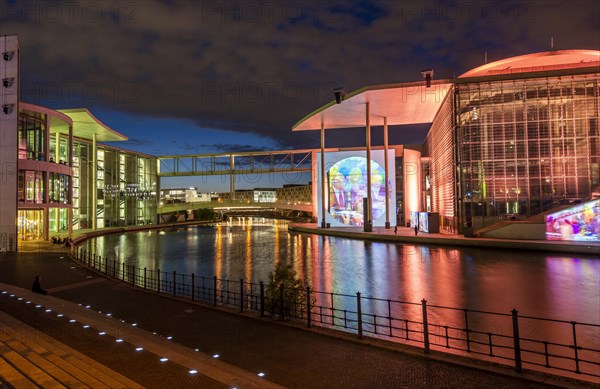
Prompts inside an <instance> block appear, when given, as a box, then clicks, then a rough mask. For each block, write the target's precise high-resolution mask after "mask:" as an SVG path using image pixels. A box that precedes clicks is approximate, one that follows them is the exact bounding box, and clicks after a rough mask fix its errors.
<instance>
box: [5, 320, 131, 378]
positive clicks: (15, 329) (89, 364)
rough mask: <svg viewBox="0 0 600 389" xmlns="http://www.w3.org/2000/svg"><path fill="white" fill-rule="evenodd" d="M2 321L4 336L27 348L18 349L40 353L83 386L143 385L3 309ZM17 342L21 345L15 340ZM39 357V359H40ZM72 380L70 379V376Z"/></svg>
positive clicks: (43, 357) (26, 352) (26, 353)
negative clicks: (30, 325)
mask: <svg viewBox="0 0 600 389" xmlns="http://www.w3.org/2000/svg"><path fill="white" fill-rule="evenodd" d="M0 321H1V322H2V323H3V326H2V327H0V333H1V334H3V335H2V337H3V338H7V337H13V338H14V339H12V342H18V343H21V344H22V347H24V348H20V349H19V350H20V351H21V352H22V353H23V356H25V357H26V356H29V355H30V354H32V353H37V355H39V356H40V357H42V359H46V360H47V361H48V362H49V363H51V364H52V365H54V366H56V367H57V368H59V369H61V370H62V371H63V372H64V373H65V374H66V375H68V376H71V377H73V378H74V379H75V380H77V381H79V382H80V385H81V387H87V386H89V387H94V388H143V386H141V385H139V384H137V383H136V382H134V381H132V380H130V379H129V378H127V377H125V376H123V375H121V374H119V373H117V372H115V371H114V370H111V369H109V368H107V367H106V366H104V365H102V364H100V363H98V362H96V361H94V360H93V359H91V358H89V357H87V356H85V355H84V354H81V353H79V352H78V351H76V350H74V349H72V348H70V347H69V346H67V345H65V344H63V343H61V342H58V341H57V340H55V339H53V338H51V337H49V336H47V335H45V334H43V333H41V332H39V331H37V330H35V329H34V328H32V327H29V326H28V325H27V324H25V323H22V322H20V321H19V320H17V319H15V318H13V317H11V316H8V315H6V314H4V313H3V312H0ZM15 346H18V345H17V344H16V343H15ZM13 351H14V350H13ZM36 360H37V361H39V359H36ZM56 374H59V373H56ZM63 379H65V380H66V379H67V377H66V376H64V375H63ZM69 381H70V382H71V380H69ZM68 386H70V387H75V386H72V385H68Z"/></svg>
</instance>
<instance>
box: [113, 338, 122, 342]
mask: <svg viewBox="0 0 600 389" xmlns="http://www.w3.org/2000/svg"><path fill="white" fill-rule="evenodd" d="M115 342H117V343H123V339H121V338H119V339H115Z"/></svg>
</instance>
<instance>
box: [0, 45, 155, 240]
mask: <svg viewBox="0 0 600 389" xmlns="http://www.w3.org/2000/svg"><path fill="white" fill-rule="evenodd" d="M0 53H1V55H2V57H1V58H0V75H1V78H2V85H1V86H0V99H1V101H2V111H0V124H1V125H0V140H1V142H0V162H1V165H2V169H1V180H0V250H2V251H15V250H17V242H18V241H20V240H36V239H49V238H50V237H51V236H54V235H56V234H63V235H65V234H70V233H72V231H73V230H78V229H96V228H103V227H109V226H126V225H139V224H149V223H155V222H156V220H157V218H156V206H157V201H156V186H157V174H156V169H157V166H156V158H155V157H152V156H149V155H145V154H141V153H136V152H131V151H127V150H123V149H120V148H116V147H112V146H108V145H105V144H102V143H101V142H114V141H122V140H126V139H127V137H125V136H124V135H122V134H120V133H118V132H116V131H114V130H113V129H111V128H109V127H108V126H106V125H105V124H103V123H102V122H101V121H100V120H98V119H97V118H95V117H94V115H92V114H91V113H90V112H89V111H88V110H87V109H85V108H83V109H67V110H61V111H55V110H52V109H48V108H44V107H40V106H36V105H32V104H27V103H22V102H19V93H18V87H19V72H18V71H19V45H18V40H17V37H16V36H3V37H0Z"/></svg>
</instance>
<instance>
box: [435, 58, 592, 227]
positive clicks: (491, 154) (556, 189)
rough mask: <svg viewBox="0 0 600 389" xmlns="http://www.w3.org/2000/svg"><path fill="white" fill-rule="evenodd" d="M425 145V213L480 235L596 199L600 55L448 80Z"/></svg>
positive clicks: (506, 66) (494, 66) (523, 62)
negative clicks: (494, 227)
mask: <svg viewBox="0 0 600 389" xmlns="http://www.w3.org/2000/svg"><path fill="white" fill-rule="evenodd" d="M451 81H452V87H451V90H450V93H449V94H448V95H447V97H446V98H445V100H444V101H443V103H442V104H441V106H440V108H439V110H438V112H437V114H436V116H435V119H434V120H433V123H432V126H431V129H430V130H429V132H428V134H427V137H426V140H425V144H424V150H425V156H426V157H427V158H428V162H429V167H428V171H427V172H423V174H424V175H425V176H426V177H425V179H426V181H428V182H429V183H430V188H428V189H427V191H426V192H424V194H423V197H424V199H423V202H424V204H431V210H432V211H434V212H439V213H440V216H441V220H442V224H446V225H448V224H453V225H454V229H456V230H458V231H462V230H463V229H464V228H465V227H473V228H480V227H483V226H486V225H488V224H493V223H495V222H497V221H498V220H499V219H515V218H520V219H523V218H526V217H529V216H533V215H537V214H540V213H542V212H544V211H547V210H550V209H552V208H554V207H556V206H558V205H561V204H571V203H579V202H582V201H585V200H587V199H590V198H591V197H593V196H598V195H600V136H599V129H598V121H599V117H600V115H599V112H600V84H599V83H600V52H598V51H591V50H566V51H557V52H546V53H537V54H529V55H524V56H520V57H513V58H508V59H505V60H501V61H497V62H493V63H490V64H487V65H484V66H481V67H479V68H476V69H473V70H471V71H469V72H467V73H465V74H463V75H462V76H461V77H459V78H457V79H454V80H451Z"/></svg>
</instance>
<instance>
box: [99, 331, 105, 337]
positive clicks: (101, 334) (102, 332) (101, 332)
mask: <svg viewBox="0 0 600 389" xmlns="http://www.w3.org/2000/svg"><path fill="white" fill-rule="evenodd" d="M98 335H100V336H103V335H106V332H104V331H100V332H98Z"/></svg>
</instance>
